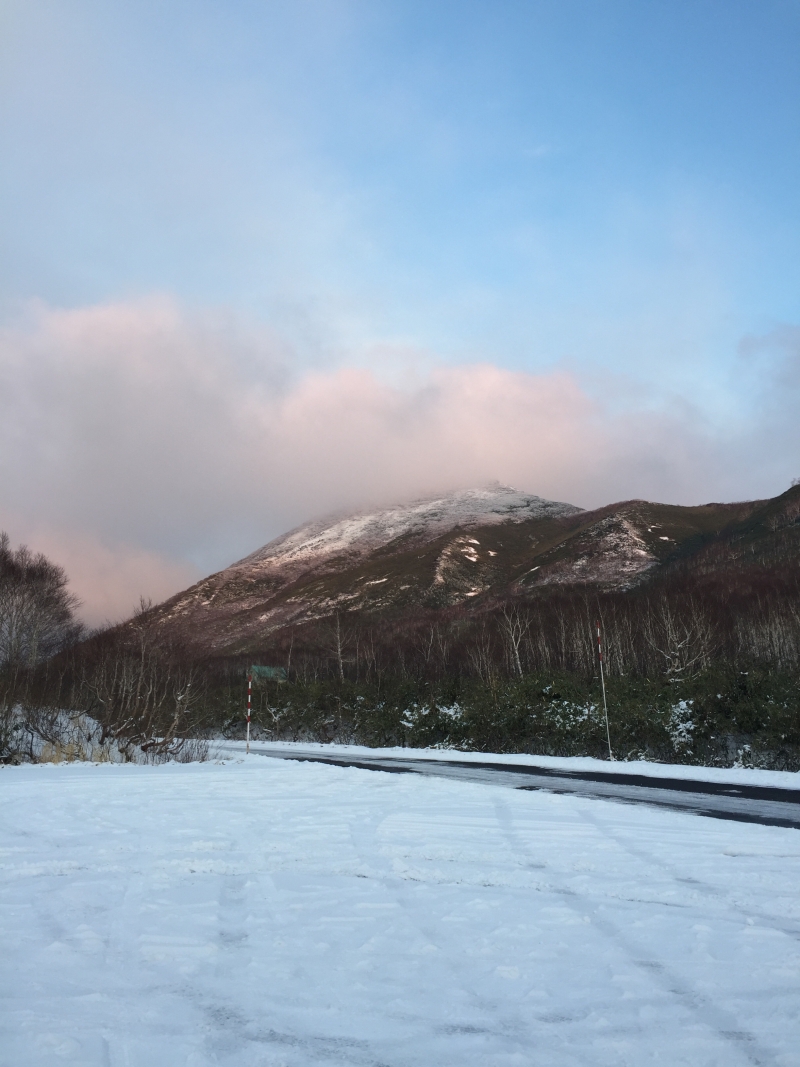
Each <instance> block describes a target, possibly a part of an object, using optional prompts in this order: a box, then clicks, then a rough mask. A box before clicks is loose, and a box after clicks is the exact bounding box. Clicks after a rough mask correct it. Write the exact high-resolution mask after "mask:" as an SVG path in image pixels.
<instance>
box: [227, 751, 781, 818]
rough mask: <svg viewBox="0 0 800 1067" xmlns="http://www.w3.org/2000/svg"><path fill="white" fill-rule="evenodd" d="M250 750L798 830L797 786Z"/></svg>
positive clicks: (253, 752) (338, 764) (277, 756)
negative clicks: (642, 805) (740, 783)
mask: <svg viewBox="0 0 800 1067" xmlns="http://www.w3.org/2000/svg"><path fill="white" fill-rule="evenodd" d="M215 747H216V748H218V749H220V750H222V751H226V750H227V751H231V752H236V753H237V754H240V753H242V752H243V751H244V743H243V742H241V741H221V742H217V743H216V745H215ZM251 753H252V754H253V755H256V756H265V757H267V758H269V759H292V760H301V761H303V760H305V761H309V762H312V763H329V764H332V765H334V766H336V767H360V768H362V769H364V770H370V771H389V772H391V773H394V774H427V775H433V776H435V777H437V778H455V779H457V780H459V781H463V782H484V783H489V784H491V785H503V786H507V787H509V788H511V789H544V790H547V791H548V792H551V793H573V794H577V795H580V796H590V797H601V798H603V799H604V800H615V801H620V802H622V803H627V804H651V805H656V806H658V807H663V808H672V809H675V810H678V811H687V812H692V813H693V814H695V815H706V816H709V817H711V818H714V819H732V820H734V821H736V822H754V823H762V824H763V825H765V826H789V827H792V828H794V829H796V830H800V789H781V788H777V787H772V786H761V785H733V784H730V783H723V782H696V781H691V780H688V779H685V778H652V777H650V776H649V775H648V776H644V775H639V774H629V773H626V772H625V771H623V770H613V771H612V770H609V771H562V770H550V769H548V768H544V767H526V766H519V765H509V764H507V763H492V762H490V761H487V762H485V763H484V762H480V763H476V762H472V761H466V760H464V761H460V760H437V759H414V758H413V757H412V758H406V757H404V756H387V755H385V754H381V755H375V756H371V755H365V754H361V753H359V754H358V755H348V754H347V753H335V754H334V753H330V754H328V753H322V752H316V751H303V750H299V749H297V748H294V747H292V748H289V747H286V748H279V747H278V746H270V747H269V748H268V749H266V748H260V747H259V746H258V745H254V746H252V747H251Z"/></svg>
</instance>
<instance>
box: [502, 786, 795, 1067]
mask: <svg viewBox="0 0 800 1067" xmlns="http://www.w3.org/2000/svg"><path fill="white" fill-rule="evenodd" d="M494 806H495V813H496V815H497V822H498V825H499V826H500V829H501V831H502V833H503V835H504V837H505V838H506V840H507V842H508V844H509V847H510V848H511V849H512V851H513V852H515V853H516V854H517V855H518V856H523V857H524V858H525V859H526V860H530V859H531V858H532V857H531V854H530V849H529V847H528V846H527V844H526V843H525V842H524V840H523V839H522V838H521V837H520V834H519V833H518V832H517V829H516V827H515V826H514V817H513V815H512V813H511V811H510V809H509V806H508V804H507V803H506V801H504V800H501V799H500V798H496V799H495V804H494ZM548 873H549V874H550V875H551V876H552V877H553V879H554V880H553V882H552V884H551V886H550V887H549V888H550V889H551V891H552V892H553V893H555V894H557V895H558V896H559V897H560V898H561V899H562V900H563V901H564V903H565V904H566V905H567V906H568V907H569V908H570V909H571V910H572V911H573V912H575V913H576V914H578V915H580V916H581V918H583V916H585V915H588V917H589V920H590V922H591V924H592V925H593V926H594V927H595V928H596V929H597V930H599V931H600V933H601V934H603V935H604V937H605V938H606V939H607V940H609V941H611V942H612V943H613V944H614V945H615V946H616V947H617V948H618V949H620V950H621V951H622V952H623V953H624V954H625V956H626V957H627V959H628V960H629V961H630V963H632V964H633V965H634V966H635V967H637V968H638V969H639V970H640V971H642V972H643V973H644V974H645V975H647V976H648V977H649V978H650V979H651V980H654V981H656V982H657V983H658V985H659V986H660V987H661V989H662V990H663V991H664V992H666V993H668V994H669V995H670V996H671V997H673V998H674V999H675V1000H676V1001H677V1002H678V1003H679V1004H680V1005H681V1006H682V1007H683V1008H684V1009H686V1010H688V1011H689V1012H690V1013H691V1014H692V1015H694V1017H695V1018H696V1019H697V1020H698V1021H699V1022H701V1023H702V1024H703V1025H704V1026H705V1027H706V1028H707V1029H708V1030H711V1031H712V1032H713V1033H714V1034H716V1036H717V1037H718V1038H719V1039H720V1040H721V1041H722V1042H723V1044H724V1045H727V1046H728V1047H729V1048H730V1049H731V1051H735V1052H738V1053H740V1054H741V1055H743V1056H744V1057H745V1059H746V1061H747V1062H748V1063H750V1064H752V1065H753V1067H778V1065H779V1060H778V1058H777V1056H776V1054H775V1053H774V1052H772V1051H770V1050H768V1049H766V1048H764V1047H763V1046H762V1045H761V1043H760V1042H759V1040H758V1039H757V1038H756V1036H755V1035H754V1034H752V1033H750V1032H749V1031H747V1030H744V1029H743V1028H742V1027H740V1026H739V1025H738V1021H737V1020H736V1018H735V1017H734V1016H733V1015H732V1014H731V1013H730V1012H729V1011H727V1010H726V1009H724V1008H721V1007H719V1006H718V1005H717V1004H715V1003H714V1002H713V1001H712V1000H711V999H710V998H709V997H707V996H705V995H704V994H702V993H700V992H699V991H698V990H696V989H692V988H691V987H690V986H689V985H688V984H687V983H686V981H685V980H684V979H683V978H681V976H680V975H678V974H677V973H676V972H675V971H674V970H673V969H672V968H670V967H668V966H667V965H666V964H664V963H662V962H661V961H660V960H657V959H654V958H653V956H652V955H650V954H649V953H647V952H646V951H644V950H643V948H642V947H641V946H640V945H638V944H636V942H635V941H634V940H633V938H632V937H630V936H629V935H628V934H626V933H624V932H623V931H622V929H620V927H619V926H618V925H617V924H616V923H614V922H613V921H612V920H611V919H608V918H605V917H603V916H601V915H599V914H598V909H597V907H596V906H595V905H593V903H592V902H591V901H589V900H587V899H586V898H585V897H579V895H578V894H577V893H576V891H575V890H574V889H572V888H571V887H569V886H565V885H564V884H563V883H561V884H558V876H557V874H556V873H555V872H554V871H552V870H549V872H548Z"/></svg>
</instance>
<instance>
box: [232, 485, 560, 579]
mask: <svg viewBox="0 0 800 1067" xmlns="http://www.w3.org/2000/svg"><path fill="white" fill-rule="evenodd" d="M580 511H581V508H578V507H575V506H574V505H573V504H564V503H561V502H559V501H554V500H544V499H543V498H542V497H540V496H532V495H531V494H530V493H522V492H520V491H519V490H517V489H513V488H512V487H511V486H508V485H500V484H495V485H490V486H486V487H484V488H481V489H464V490H461V491H458V492H454V493H447V494H444V495H441V496H435V497H426V498H423V499H421V500H414V501H411V502H410V503H407V504H395V505H393V506H391V507H384V508H379V509H377V510H375V511H363V512H357V513H356V514H354V515H337V516H333V517H328V518H324V519H318V520H316V521H313V522H307V523H304V524H303V525H302V526H298V527H297V529H295V530H292V531H290V532H289V533H287V534H283V535H282V536H281V537H277V538H276V539H275V540H274V541H270V542H269V544H267V545H265V546H264V547H263V548H260V549H258V550H257V551H256V552H253V553H251V554H250V555H249V556H246V557H245V558H244V559H243V560H240V561H239V562H238V563H235V564H234V565H233V566H232V567H231V568H229V570H231V571H234V570H238V569H241V570H243V571H248V572H252V573H256V572H258V571H267V570H277V569H280V570H282V571H285V570H291V571H293V572H294V571H296V570H297V569H298V568H302V569H306V568H307V567H308V566H313V565H316V564H319V563H322V562H323V561H324V560H329V559H331V558H333V557H346V558H348V559H350V560H351V561H353V560H355V559H357V558H358V557H360V556H366V555H368V554H370V553H372V552H375V551H377V550H378V549H380V548H383V547H385V546H386V545H389V544H391V543H392V542H396V541H399V540H400V539H401V538H409V539H417V540H430V539H432V538H434V537H437V536H439V535H440V534H442V533H446V532H447V531H448V530H454V529H456V528H463V529H470V528H471V527H474V526H490V525H494V524H499V523H507V522H524V521H526V520H527V519H545V518H547V519H554V518H562V517H564V516H566V515H576V514H578V512H580Z"/></svg>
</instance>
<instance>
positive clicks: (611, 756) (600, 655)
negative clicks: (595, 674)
mask: <svg viewBox="0 0 800 1067" xmlns="http://www.w3.org/2000/svg"><path fill="white" fill-rule="evenodd" d="M597 656H598V659H599V660H600V685H601V687H602V689H603V711H604V712H605V716H606V737H607V738H608V758H609V759H610V760H612V761H613V759H614V753H613V752H612V751H611V727H610V726H609V725H608V704H607V703H606V680H605V677H604V675H603V645H602V643H601V641H600V622H599V620H598V623H597Z"/></svg>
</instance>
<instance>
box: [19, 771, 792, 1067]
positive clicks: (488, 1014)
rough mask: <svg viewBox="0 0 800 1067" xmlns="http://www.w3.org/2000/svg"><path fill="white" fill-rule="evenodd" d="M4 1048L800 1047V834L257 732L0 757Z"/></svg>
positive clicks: (424, 1065)
mask: <svg viewBox="0 0 800 1067" xmlns="http://www.w3.org/2000/svg"><path fill="white" fill-rule="evenodd" d="M0 789H2V794H3V796H2V810H3V816H4V819H3V823H2V829H0V850H1V851H2V865H1V866H0V938H1V939H2V945H3V951H2V957H1V958H2V963H0V968H1V972H0V973H1V975H2V977H1V979H0V981H1V983H2V986H1V987H2V993H3V998H2V1015H1V1016H0V1063H1V1064H2V1065H3V1067H57V1065H58V1067H63V1065H65V1064H74V1065H77V1064H81V1065H84V1067H118V1065H125V1067H175V1065H177V1064H181V1065H187V1067H211V1065H215V1067H219V1065H224V1067H333V1065H337V1064H338V1065H343V1064H346V1065H348V1067H377V1065H380V1064H383V1065H391V1067H431V1065H434V1064H435V1065H437V1067H517V1065H518V1067H523V1065H525V1067H527V1065H528V1064H535V1065H537V1067H539V1065H541V1067H589V1065H591V1067H612V1065H613V1067H643V1065H645V1064H664V1065H668V1067H699V1065H704V1067H711V1065H715V1067H745V1065H751V1067H752V1065H753V1064H761V1065H767V1064H770V1065H775V1067H798V1065H800V1010H798V1008H799V1007H800V995H799V991H800V955H798V936H800V905H798V897H797V884H798V879H800V835H798V833H797V831H794V830H789V829H781V828H776V827H763V826H752V825H744V824H741V823H729V822H722V821H717V820H711V819H703V818H698V817H696V816H692V815H684V814H678V813H674V812H668V811H664V810H654V809H649V808H645V807H633V806H626V805H622V804H615V803H609V802H606V801H602V800H589V799H586V798H579V797H572V796H559V795H556V794H551V793H538V792H536V793H531V792H522V791H518V790H511V789H505V788H502V787H496V786H491V785H473V784H468V783H463V782H455V781H445V780H437V779H427V778H425V779H422V778H419V777H417V776H412V775H396V774H384V773H376V772H371V771H362V770H355V769H340V768H334V767H323V766H320V765H318V764H302V763H284V762H281V761H277V760H266V759H263V758H261V757H255V756H254V757H251V758H250V760H249V761H244V762H239V763H233V764H231V763H229V764H226V765H215V764H201V765H194V766H191V765H190V766H178V765H168V766H165V767H159V768H145V767H120V766H109V765H100V766H97V765H86V764H84V765H69V766H63V765H62V766H55V767H54V766H37V767H9V768H5V769H1V770H0Z"/></svg>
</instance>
